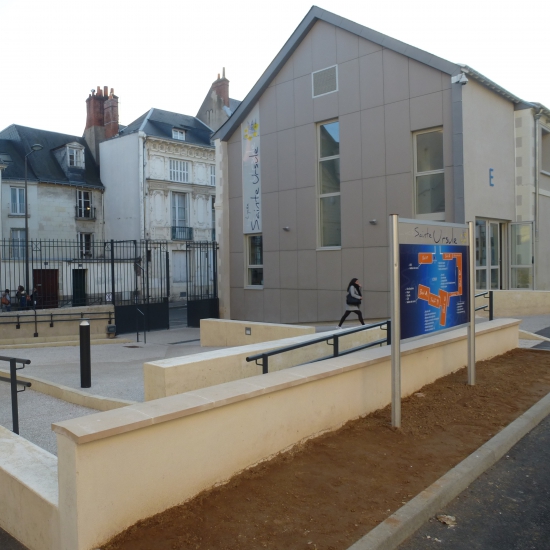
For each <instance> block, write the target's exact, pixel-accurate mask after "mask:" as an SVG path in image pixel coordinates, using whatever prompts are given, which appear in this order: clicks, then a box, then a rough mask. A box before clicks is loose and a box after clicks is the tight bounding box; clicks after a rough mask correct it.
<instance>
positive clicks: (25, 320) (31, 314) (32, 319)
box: [0, 309, 114, 338]
mask: <svg viewBox="0 0 550 550" xmlns="http://www.w3.org/2000/svg"><path fill="white" fill-rule="evenodd" d="M24 312H27V314H26V315H25V314H24ZM69 315H72V316H73V318H72V319H59V318H57V319H55V322H56V323H67V322H75V321H82V320H83V319H88V320H92V319H91V316H93V315H96V316H97V315H108V317H95V318H94V320H95V321H103V320H109V324H111V322H112V319H113V316H114V313H113V312H112V311H98V312H95V311H87V312H86V316H87V317H84V312H82V311H81V312H66V313H36V309H34V310H33V309H29V310H23V311H19V312H18V313H13V314H8V315H6V314H5V313H3V314H2V315H1V316H0V325H11V324H13V323H15V328H16V329H19V328H21V325H25V324H29V323H34V336H35V338H36V337H38V323H48V322H49V323H50V328H52V327H53V326H54V317H66V316H69ZM76 316H79V317H76ZM13 317H15V319H16V320H15V321H4V319H9V318H13ZM39 317H47V319H39Z"/></svg>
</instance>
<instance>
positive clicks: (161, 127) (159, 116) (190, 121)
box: [119, 108, 213, 147]
mask: <svg viewBox="0 0 550 550" xmlns="http://www.w3.org/2000/svg"><path fill="white" fill-rule="evenodd" d="M173 129H177V130H185V142H186V143H190V144H192V145H201V146H203V147H213V145H212V143H211V141H210V136H211V134H212V130H210V128H209V127H208V126H206V124H204V123H203V122H202V121H200V120H199V119H198V118H195V117H194V116H188V115H182V114H179V113H172V112H170V111H163V110H162V109H155V108H153V109H151V110H150V111H147V113H144V114H143V115H141V116H140V117H139V118H138V119H136V120H134V122H131V123H130V124H129V125H128V126H126V127H125V128H124V129H123V130H120V132H119V136H127V135H128V134H133V133H134V132H138V131H141V132H144V133H145V134H147V135H148V136H155V137H159V138H164V139H172V130H173Z"/></svg>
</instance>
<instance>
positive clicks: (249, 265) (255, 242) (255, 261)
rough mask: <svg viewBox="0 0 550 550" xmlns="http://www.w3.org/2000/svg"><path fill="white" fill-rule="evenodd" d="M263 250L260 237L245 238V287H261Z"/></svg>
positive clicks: (248, 236)
mask: <svg viewBox="0 0 550 550" xmlns="http://www.w3.org/2000/svg"><path fill="white" fill-rule="evenodd" d="M263 284H264V249H263V242H262V236H261V235H247V236H246V285H247V286H263Z"/></svg>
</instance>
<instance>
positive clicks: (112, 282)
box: [111, 239, 115, 306]
mask: <svg viewBox="0 0 550 550" xmlns="http://www.w3.org/2000/svg"><path fill="white" fill-rule="evenodd" d="M111 303H112V304H113V306H114V305H115V241H114V240H113V239H111Z"/></svg>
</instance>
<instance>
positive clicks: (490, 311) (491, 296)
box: [489, 290, 495, 321]
mask: <svg viewBox="0 0 550 550" xmlns="http://www.w3.org/2000/svg"><path fill="white" fill-rule="evenodd" d="M493 308H494V302H493V291H492V290H490V291H489V321H492V320H493V319H494V317H495V312H494V309H493Z"/></svg>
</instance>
